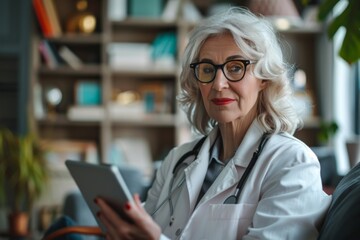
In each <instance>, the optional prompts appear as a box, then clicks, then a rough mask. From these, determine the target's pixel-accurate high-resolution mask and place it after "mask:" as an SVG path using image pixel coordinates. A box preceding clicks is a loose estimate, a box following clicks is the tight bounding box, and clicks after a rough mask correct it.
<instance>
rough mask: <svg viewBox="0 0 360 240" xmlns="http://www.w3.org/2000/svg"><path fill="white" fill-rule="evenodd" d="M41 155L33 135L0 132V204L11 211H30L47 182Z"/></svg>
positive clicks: (3, 129) (6, 131) (42, 155)
mask: <svg viewBox="0 0 360 240" xmlns="http://www.w3.org/2000/svg"><path fill="white" fill-rule="evenodd" d="M44 153H45V152H44V149H43V148H42V147H41V145H40V142H39V141H38V139H37V137H36V136H35V135H33V134H31V133H29V134H27V135H24V136H18V135H16V134H14V133H13V132H11V131H10V130H9V129H7V128H2V129H0V162H1V168H0V197H1V199H0V201H1V203H2V204H10V206H11V211H12V212H22V211H25V212H30V211H31V209H32V206H33V203H34V201H35V200H36V199H37V198H38V197H40V195H41V193H42V192H43V190H44V187H45V186H46V183H47V179H48V171H47V167H46V164H45V158H44Z"/></svg>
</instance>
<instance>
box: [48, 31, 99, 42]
mask: <svg viewBox="0 0 360 240" xmlns="http://www.w3.org/2000/svg"><path fill="white" fill-rule="evenodd" d="M48 40H49V41H51V42H55V43H62V44H101V43H102V41H103V34H100V33H92V34H79V33H78V34H65V35H62V36H59V37H53V38H48Z"/></svg>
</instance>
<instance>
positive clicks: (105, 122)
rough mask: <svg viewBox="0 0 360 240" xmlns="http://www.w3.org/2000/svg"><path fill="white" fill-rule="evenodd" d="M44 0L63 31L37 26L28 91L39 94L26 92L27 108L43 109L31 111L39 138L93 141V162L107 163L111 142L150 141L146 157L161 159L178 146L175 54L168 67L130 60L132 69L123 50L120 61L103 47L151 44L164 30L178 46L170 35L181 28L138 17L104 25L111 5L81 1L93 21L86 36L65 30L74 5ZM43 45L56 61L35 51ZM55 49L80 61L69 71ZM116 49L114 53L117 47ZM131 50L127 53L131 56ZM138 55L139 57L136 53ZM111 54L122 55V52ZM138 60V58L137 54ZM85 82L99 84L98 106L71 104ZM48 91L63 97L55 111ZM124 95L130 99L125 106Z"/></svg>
mask: <svg viewBox="0 0 360 240" xmlns="http://www.w3.org/2000/svg"><path fill="white" fill-rule="evenodd" d="M44 1H47V0H44ZM49 1H51V2H52V3H53V4H54V6H55V9H56V11H57V13H58V14H57V15H58V21H59V24H60V27H61V29H62V33H61V34H49V33H45V32H44V30H43V29H42V26H41V25H40V24H38V23H36V24H37V26H38V27H37V29H36V31H35V33H34V36H33V66H32V76H33V77H32V79H33V80H32V86H33V87H34V88H39V89H40V90H39V91H38V92H37V93H34V92H33V93H32V94H33V96H32V105H33V106H34V105H40V108H41V109H42V110H41V111H40V112H41V114H39V113H35V112H33V113H32V114H33V118H34V119H35V123H36V128H37V130H38V133H39V135H40V137H41V138H43V139H46V140H69V141H91V142H94V143H95V144H96V146H97V149H98V156H99V159H101V161H103V162H110V161H112V156H111V152H112V149H111V148H112V144H113V142H114V141H116V140H117V139H119V138H141V139H145V140H146V141H147V142H148V143H149V146H150V153H151V159H152V160H159V159H161V158H162V157H164V155H165V154H166V152H167V151H168V150H170V149H171V148H172V147H173V146H175V145H177V144H179V143H180V142H181V140H180V139H179V131H180V130H179V129H185V128H184V123H183V121H180V120H179V119H181V118H179V117H178V114H179V113H178V109H177V106H176V101H175V97H176V91H177V81H176V80H177V76H178V67H177V64H176V62H177V58H178V55H177V54H176V53H175V55H174V54H173V55H172V56H171V57H172V59H170V62H171V63H170V64H168V62H169V61H167V60H169V59H165V60H164V59H160V60H159V61H158V62H157V63H151V64H147V63H144V64H141V62H139V61H138V60H136V59H135V60H134V61H135V62H133V63H132V64H131V62H130V60H131V59H129V57H130V56H131V55H129V54H128V53H127V58H126V61H124V60H123V59H119V58H118V59H112V58H111V57H112V55H111V50H109V49H110V47H111V46H112V45H115V44H143V45H144V46H145V47H151V46H152V45H153V43H154V41H155V39H156V37H158V36H159V35H161V34H164V35H165V34H167V33H170V34H172V35H171V36H175V37H176V42H177V43H178V42H180V41H181V40H179V35H178V34H177V33H178V32H179V31H180V30H179V28H180V27H181V26H180V24H178V23H177V22H176V21H175V22H166V21H163V20H161V19H156V18H141V17H136V18H132V17H128V18H126V19H124V20H111V19H109V18H108V16H107V9H108V7H109V6H108V4H109V2H110V1H107V0H88V1H87V3H88V13H90V14H92V15H93V16H94V17H95V19H96V28H95V30H94V31H93V32H92V33H83V32H75V33H74V32H72V33H68V32H67V30H66V27H67V20H68V19H69V18H71V16H72V15H74V12H75V10H76V1H72V0H65V1H57V0H49ZM35 17H36V16H35ZM35 19H36V18H35ZM36 20H37V19H36ZM42 42H46V44H48V45H49V46H50V49H51V52H52V55H55V56H53V58H54V60H53V61H55V64H49V62H48V60H47V59H46V57H45V56H44V54H43V53H42V52H41V51H39V45H40V44H41V43H42ZM176 42H175V46H172V48H171V49H172V51H173V52H174V51H175V52H177V50H178V49H177V48H178V47H177V43H176ZM172 43H173V44H174V42H172ZM62 47H66V48H68V49H69V50H70V51H71V52H72V53H73V54H75V55H76V56H77V57H78V58H79V59H80V60H81V65H80V66H75V67H74V66H72V65H71V64H68V63H67V62H66V61H65V60H64V58H63V57H61V56H59V50H60V49H61V48H62ZM116 47H117V49H120V50H118V51H121V46H116ZM137 48H138V47H137V46H135V48H133V49H132V50H133V51H134V54H135V51H136V50H137ZM174 48H175V50H174ZM112 49H115V47H113V48H112ZM130 49H131V48H130ZM125 50H128V51H129V49H125ZM139 54H144V53H143V52H140V51H139ZM114 55H115V54H114ZM118 55H120V56H121V53H120V54H118ZM115 56H116V55H115ZM146 57H149V56H146ZM150 57H151V56H150ZM139 58H145V57H142V55H139ZM149 60H153V59H151V58H149ZM122 61H123V62H122ZM129 62H130V63H129ZM135 63H136V64H135ZM84 81H85V82H86V81H91V82H95V83H98V85H99V86H100V91H101V101H100V102H99V103H98V104H95V105H94V104H93V105H83V104H82V105H79V104H77V99H78V96H77V95H76V92H78V91H77V90H78V85H79V82H84ZM53 88H56V89H59V90H60V92H61V94H62V99H61V102H60V103H59V104H57V105H56V106H49V103H48V99H47V92H48V91H49V89H50V90H51V89H53ZM39 92H40V93H41V94H39ZM85 95H86V93H85ZM129 96H132V97H133V98H136V99H135V100H133V102H131V103H130V104H126V103H125V102H126V101H129ZM130 98H131V97H130ZM124 99H125V100H124ZM145 99H146V101H147V102H145Z"/></svg>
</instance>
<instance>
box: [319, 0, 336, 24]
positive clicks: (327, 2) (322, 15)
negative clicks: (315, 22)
mask: <svg viewBox="0 0 360 240" xmlns="http://www.w3.org/2000/svg"><path fill="white" fill-rule="evenodd" d="M339 1H340V0H324V1H323V2H322V3H321V5H320V7H319V13H318V18H319V20H321V21H324V20H325V19H326V17H327V16H328V15H329V13H330V12H331V11H332V10H333V8H334V6H335V5H336V4H337V3H338V2H339Z"/></svg>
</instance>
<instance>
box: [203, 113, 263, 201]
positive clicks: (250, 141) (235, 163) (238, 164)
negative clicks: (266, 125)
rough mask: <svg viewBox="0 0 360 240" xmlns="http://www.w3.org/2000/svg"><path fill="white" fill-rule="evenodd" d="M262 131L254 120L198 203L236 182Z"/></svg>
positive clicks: (256, 145)
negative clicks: (231, 156)
mask: <svg viewBox="0 0 360 240" xmlns="http://www.w3.org/2000/svg"><path fill="white" fill-rule="evenodd" d="M263 133H264V130H263V129H262V127H261V126H260V124H259V123H258V121H257V120H254V122H253V123H252V124H251V126H250V128H249V130H248V131H247V133H246V135H245V137H244V139H243V141H242V143H241V145H240V146H239V148H238V149H237V151H236V153H235V155H234V157H233V158H232V159H231V160H230V161H229V162H228V164H227V165H226V166H225V168H224V169H223V171H222V172H221V173H220V175H219V176H218V177H217V178H216V180H215V182H214V183H213V184H212V186H211V187H210V188H209V190H208V191H207V192H206V193H205V195H204V197H203V198H202V199H201V201H200V202H199V203H203V202H205V201H207V200H209V199H211V198H213V197H214V196H216V195H218V194H220V193H222V192H224V191H225V190H227V189H229V188H231V187H233V186H234V185H235V184H237V183H238V181H239V180H240V178H241V176H242V175H243V173H244V172H245V169H246V168H247V166H248V165H249V163H250V160H251V157H252V155H253V153H254V151H255V150H256V148H257V147H258V142H259V141H260V138H261V136H262V134H263Z"/></svg>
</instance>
